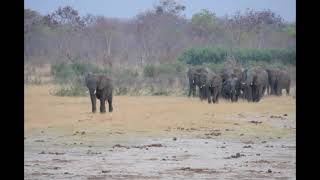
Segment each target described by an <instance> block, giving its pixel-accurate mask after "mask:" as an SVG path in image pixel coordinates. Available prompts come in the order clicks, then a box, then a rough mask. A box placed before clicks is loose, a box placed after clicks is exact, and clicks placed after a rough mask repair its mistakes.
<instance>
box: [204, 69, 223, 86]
mask: <svg viewBox="0 0 320 180" xmlns="http://www.w3.org/2000/svg"><path fill="white" fill-rule="evenodd" d="M207 85H208V86H209V87H221V86H222V78H221V77H220V76H219V75H218V74H216V73H214V72H210V73H208V81H207Z"/></svg>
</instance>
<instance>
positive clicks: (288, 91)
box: [286, 86, 290, 96]
mask: <svg viewBox="0 0 320 180" xmlns="http://www.w3.org/2000/svg"><path fill="white" fill-rule="evenodd" d="M286 92H287V96H289V95H290V86H289V87H287V88H286Z"/></svg>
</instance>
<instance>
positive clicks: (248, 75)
mask: <svg viewBox="0 0 320 180" xmlns="http://www.w3.org/2000/svg"><path fill="white" fill-rule="evenodd" d="M241 88H242V89H243V91H244V96H245V98H246V99H247V100H248V101H249V102H259V101H260V100H261V98H262V96H263V95H264V94H265V91H266V89H267V88H268V73H267V71H266V70H264V69H262V68H251V69H248V70H245V71H244V72H243V73H242V77H241Z"/></svg>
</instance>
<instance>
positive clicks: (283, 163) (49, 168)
mask: <svg viewBox="0 0 320 180" xmlns="http://www.w3.org/2000/svg"><path fill="white" fill-rule="evenodd" d="M53 88H54V86H52V85H43V86H25V179H295V175H296V173H295V169H296V160H295V157H296V156H295V153H296V143H295V135H296V128H295V127H296V123H295V120H296V116H295V112H296V106H295V99H294V98H292V97H291V96H282V97H272V96H269V97H264V98H263V99H262V101H261V102H259V103H248V102H245V101H240V102H238V103H230V102H226V101H223V100H221V101H220V103H219V104H208V103H207V102H206V101H204V102H201V101H200V100H199V99H198V98H187V97H160V96H159V97H155V96H153V97H129V96H115V97H114V112H113V113H106V114H100V113H96V114H92V113H91V112H90V111H91V104H90V98H89V96H88V97H55V96H51V95H50V93H49V92H50V91H51V90H52V89H53ZM98 109H99V105H98Z"/></svg>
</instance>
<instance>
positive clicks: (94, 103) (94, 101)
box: [89, 89, 97, 113]
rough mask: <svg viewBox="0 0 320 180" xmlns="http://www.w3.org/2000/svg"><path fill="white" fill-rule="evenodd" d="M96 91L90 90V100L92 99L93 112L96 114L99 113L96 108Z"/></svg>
mask: <svg viewBox="0 0 320 180" xmlns="http://www.w3.org/2000/svg"><path fill="white" fill-rule="evenodd" d="M94 91H95V90H94V89H89V93H90V99H91V107H92V112H93V113H95V112H96V111H97V107H96V95H95V94H94Z"/></svg>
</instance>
